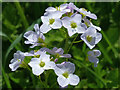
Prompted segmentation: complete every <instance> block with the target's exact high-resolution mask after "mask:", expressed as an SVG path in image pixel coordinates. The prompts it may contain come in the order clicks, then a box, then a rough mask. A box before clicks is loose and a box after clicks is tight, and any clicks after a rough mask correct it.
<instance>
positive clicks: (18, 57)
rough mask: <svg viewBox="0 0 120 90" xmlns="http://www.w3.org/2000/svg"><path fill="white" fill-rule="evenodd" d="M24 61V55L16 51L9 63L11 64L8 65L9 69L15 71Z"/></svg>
mask: <svg viewBox="0 0 120 90" xmlns="http://www.w3.org/2000/svg"><path fill="white" fill-rule="evenodd" d="M23 60H24V53H23V52H21V51H17V52H16V53H14V58H13V59H12V60H11V61H10V63H11V64H9V67H10V68H11V70H12V71H15V70H17V68H18V67H19V66H20V64H22V61H23Z"/></svg>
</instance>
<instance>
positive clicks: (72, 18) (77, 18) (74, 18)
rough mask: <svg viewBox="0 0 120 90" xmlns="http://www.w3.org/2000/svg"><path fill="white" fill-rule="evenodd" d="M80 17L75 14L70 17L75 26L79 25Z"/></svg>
mask: <svg viewBox="0 0 120 90" xmlns="http://www.w3.org/2000/svg"><path fill="white" fill-rule="evenodd" d="M81 18H82V16H81V15H80V14H75V15H74V16H73V17H71V20H72V21H75V22H76V23H77V24H80V23H81Z"/></svg>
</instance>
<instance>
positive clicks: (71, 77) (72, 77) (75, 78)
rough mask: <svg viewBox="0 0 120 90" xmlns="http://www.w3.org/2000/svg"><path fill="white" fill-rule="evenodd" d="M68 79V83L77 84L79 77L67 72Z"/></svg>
mask: <svg viewBox="0 0 120 90" xmlns="http://www.w3.org/2000/svg"><path fill="white" fill-rule="evenodd" d="M68 80H69V83H70V85H77V84H78V83H79V82H80V79H79V77H78V76H77V75H73V74H69V77H68Z"/></svg>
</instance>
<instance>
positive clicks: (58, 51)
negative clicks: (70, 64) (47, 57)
mask: <svg viewBox="0 0 120 90" xmlns="http://www.w3.org/2000/svg"><path fill="white" fill-rule="evenodd" d="M44 50H45V51H46V52H48V53H50V54H52V55H55V56H56V58H59V57H64V58H71V55H70V54H63V53H64V50H63V49H62V48H57V47H54V48H53V49H52V50H50V49H48V48H45V47H44V48H41V51H44Z"/></svg>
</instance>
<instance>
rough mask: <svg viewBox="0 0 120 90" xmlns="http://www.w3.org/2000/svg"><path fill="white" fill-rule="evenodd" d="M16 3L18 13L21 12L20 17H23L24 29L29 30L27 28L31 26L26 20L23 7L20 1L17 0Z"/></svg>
mask: <svg viewBox="0 0 120 90" xmlns="http://www.w3.org/2000/svg"><path fill="white" fill-rule="evenodd" d="M15 1H16V2H15V6H16V8H17V10H18V12H19V15H20V17H21V19H22V22H23V24H24V27H25V28H27V27H28V26H29V24H28V22H27V19H26V17H25V14H24V12H23V10H22V7H21V5H20V3H19V1H18V0H15Z"/></svg>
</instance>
